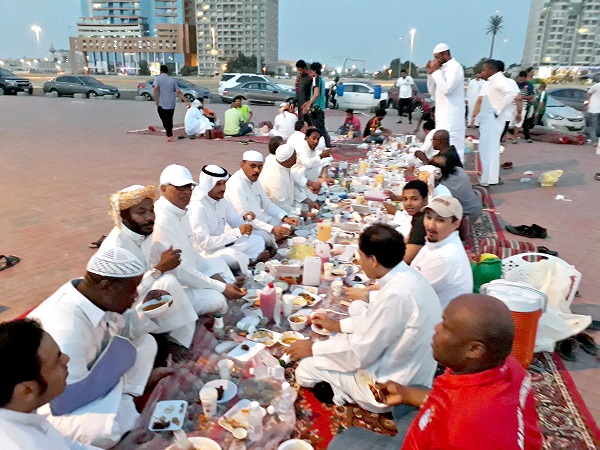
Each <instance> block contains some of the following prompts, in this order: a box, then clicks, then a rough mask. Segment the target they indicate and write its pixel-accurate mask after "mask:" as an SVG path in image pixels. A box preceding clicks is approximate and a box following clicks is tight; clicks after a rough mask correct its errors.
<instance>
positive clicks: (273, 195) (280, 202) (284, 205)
mask: <svg viewBox="0 0 600 450" xmlns="http://www.w3.org/2000/svg"><path fill="white" fill-rule="evenodd" d="M263 173H264V172H263ZM259 181H260V177H259ZM266 183H267V182H265V181H264V180H263V181H261V186H262V187H263V189H264V190H265V192H268V195H269V199H270V200H271V201H272V202H273V203H275V204H276V205H277V206H279V207H280V208H281V209H283V210H284V211H285V212H287V213H290V214H291V213H292V212H293V210H294V204H293V203H294V199H293V198H287V197H288V195H287V194H288V193H287V189H285V187H284V186H283V185H282V184H281V182H277V183H273V182H271V184H270V186H268V185H267V184H266Z"/></svg>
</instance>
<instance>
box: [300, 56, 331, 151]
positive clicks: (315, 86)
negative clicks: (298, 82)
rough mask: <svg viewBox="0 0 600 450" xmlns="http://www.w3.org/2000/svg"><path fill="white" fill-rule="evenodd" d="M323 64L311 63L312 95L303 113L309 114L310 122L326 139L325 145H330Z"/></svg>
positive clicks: (303, 106)
mask: <svg viewBox="0 0 600 450" xmlns="http://www.w3.org/2000/svg"><path fill="white" fill-rule="evenodd" d="M322 68H323V66H322V65H321V63H319V62H314V63H312V64H311V65H310V71H309V75H310V76H311V78H312V85H311V96H310V98H309V99H308V101H306V102H305V103H304V104H303V105H302V113H303V114H305V115H308V118H309V119H310V120H309V124H310V125H312V126H314V127H315V128H316V129H317V130H319V132H320V133H321V136H323V138H324V139H325V146H326V147H327V148H329V147H330V145H331V141H330V139H329V133H328V132H327V128H326V126H325V83H324V82H323V78H322V77H321V69H322Z"/></svg>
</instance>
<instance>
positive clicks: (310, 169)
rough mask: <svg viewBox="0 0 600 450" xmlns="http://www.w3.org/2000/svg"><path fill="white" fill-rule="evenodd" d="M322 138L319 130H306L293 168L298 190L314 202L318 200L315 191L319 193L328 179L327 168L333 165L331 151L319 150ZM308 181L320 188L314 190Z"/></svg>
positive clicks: (297, 146)
mask: <svg viewBox="0 0 600 450" xmlns="http://www.w3.org/2000/svg"><path fill="white" fill-rule="evenodd" d="M320 138H321V133H320V132H319V130H317V129H316V128H315V127H310V128H308V129H307V130H306V137H305V139H304V141H302V142H299V143H298V144H297V145H296V146H295V147H294V149H295V150H296V154H297V161H296V164H295V165H294V167H292V176H293V177H294V181H295V182H296V186H297V187H298V189H301V190H302V192H303V193H304V195H305V196H306V198H308V199H309V200H311V201H313V202H314V201H315V200H316V199H317V195H316V193H315V191H316V192H318V191H319V190H320V188H321V184H322V183H323V181H325V180H326V179H327V167H329V166H330V165H331V157H330V156H331V151H330V150H329V149H326V148H324V149H322V150H319V149H318V145H319V141H320ZM305 180H306V181H305ZM307 181H310V182H312V183H317V184H318V188H317V189H316V190H313V189H312V188H311V187H309V186H308V185H307Z"/></svg>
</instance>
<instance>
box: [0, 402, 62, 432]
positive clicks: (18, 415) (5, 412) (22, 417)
mask: <svg viewBox="0 0 600 450" xmlns="http://www.w3.org/2000/svg"><path fill="white" fill-rule="evenodd" d="M0 419H4V420H6V421H7V422H10V423H13V424H18V425H24V426H29V427H34V428H37V429H38V430H40V431H41V432H42V433H44V434H46V433H48V430H49V429H50V423H49V422H48V421H47V420H46V418H45V417H43V416H40V415H39V414H37V413H36V412H30V413H24V412H19V411H13V410H12V409H6V408H0Z"/></svg>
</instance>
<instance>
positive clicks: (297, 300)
mask: <svg viewBox="0 0 600 450" xmlns="http://www.w3.org/2000/svg"><path fill="white" fill-rule="evenodd" d="M306 304H307V302H306V299H305V298H303V297H300V296H299V295H296V296H294V304H293V305H292V310H294V311H299V310H300V309H302V308H304V307H305V306H306Z"/></svg>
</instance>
